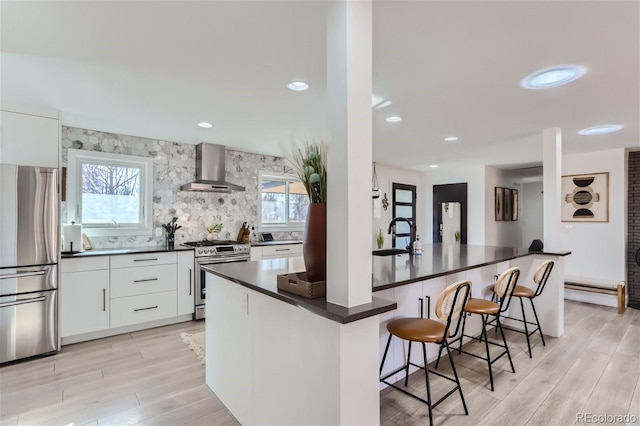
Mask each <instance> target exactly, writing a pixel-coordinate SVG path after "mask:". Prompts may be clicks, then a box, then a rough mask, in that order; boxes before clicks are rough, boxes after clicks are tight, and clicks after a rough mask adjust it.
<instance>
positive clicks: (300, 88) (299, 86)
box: [287, 81, 309, 92]
mask: <svg viewBox="0 0 640 426" xmlns="http://www.w3.org/2000/svg"><path fill="white" fill-rule="evenodd" d="M287 87H288V88H289V89H291V90H293V91H296V92H304V91H305V90H307V89H308V88H309V85H308V84H307V83H305V82H304V81H292V82H291V83H289V84H287Z"/></svg>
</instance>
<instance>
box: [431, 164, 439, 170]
mask: <svg viewBox="0 0 640 426" xmlns="http://www.w3.org/2000/svg"><path fill="white" fill-rule="evenodd" d="M429 167H431V168H432V169H436V168H438V165H437V164H430V165H429Z"/></svg>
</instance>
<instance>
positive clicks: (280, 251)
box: [262, 244, 302, 258]
mask: <svg viewBox="0 0 640 426" xmlns="http://www.w3.org/2000/svg"><path fill="white" fill-rule="evenodd" d="M301 253H302V244H283V245H273V246H264V247H262V257H263V258H266V257H270V258H275V257H290V256H300V254H301Z"/></svg>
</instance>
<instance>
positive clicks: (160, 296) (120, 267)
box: [60, 251, 195, 344]
mask: <svg viewBox="0 0 640 426" xmlns="http://www.w3.org/2000/svg"><path fill="white" fill-rule="evenodd" d="M193 267H194V257H193V252H192V251H184V252H162V253H153V254H133V255H121V256H88V257H76V258H65V259H62V262H61V271H62V280H61V283H60V330H61V333H60V334H61V337H62V338H63V341H62V344H68V343H75V342H80V341H83V340H89V339H93V338H97V337H104V336H107V335H114V334H118V333H119V332H123V331H131V330H132V329H138V330H139V329H143V328H145V325H144V323H148V322H152V321H159V320H162V321H161V322H160V323H158V322H156V323H154V324H150V326H157V325H162V324H170V323H172V322H180V321H184V320H185V318H180V316H186V315H188V314H192V313H193V310H194V291H195V288H194V286H195V282H194V275H193V274H194V269H193ZM137 324H140V325H137ZM127 326H129V328H128V329H123V330H117V329H118V328H120V327H127ZM132 327H133V328H132Z"/></svg>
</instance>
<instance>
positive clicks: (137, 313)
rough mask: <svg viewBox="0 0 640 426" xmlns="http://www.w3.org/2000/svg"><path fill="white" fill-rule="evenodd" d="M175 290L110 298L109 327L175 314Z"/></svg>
mask: <svg viewBox="0 0 640 426" xmlns="http://www.w3.org/2000/svg"><path fill="white" fill-rule="evenodd" d="M176 313H177V311H176V292H175V291H165V292H162V293H152V294H141V295H139V296H129V297H120V298H118V299H113V300H111V328H115V327H124V326H126V325H132V324H139V323H142V322H149V321H155V320H159V319H163V318H169V317H175V316H176Z"/></svg>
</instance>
